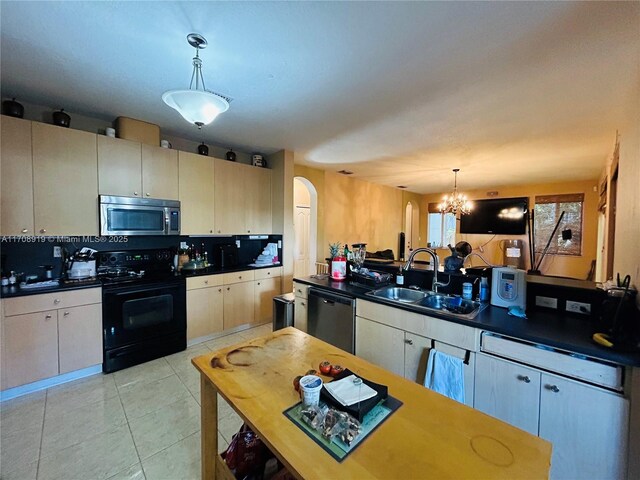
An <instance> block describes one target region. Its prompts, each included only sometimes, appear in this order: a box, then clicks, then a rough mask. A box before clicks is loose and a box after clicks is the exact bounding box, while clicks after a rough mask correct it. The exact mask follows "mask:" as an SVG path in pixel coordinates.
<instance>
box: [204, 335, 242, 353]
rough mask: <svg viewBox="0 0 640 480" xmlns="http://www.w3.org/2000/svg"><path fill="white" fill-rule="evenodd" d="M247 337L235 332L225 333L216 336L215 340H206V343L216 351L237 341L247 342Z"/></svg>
mask: <svg viewBox="0 0 640 480" xmlns="http://www.w3.org/2000/svg"><path fill="white" fill-rule="evenodd" d="M245 341H246V339H245V338H244V337H243V336H242V335H240V334H239V333H233V334H231V335H225V336H224V337H220V338H216V339H214V340H209V341H208V342H205V345H206V346H207V347H209V348H210V349H211V350H213V351H216V350H220V349H221V348H225V347H229V346H231V345H234V344H236V343H242V342H245Z"/></svg>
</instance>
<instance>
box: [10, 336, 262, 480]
mask: <svg viewBox="0 0 640 480" xmlns="http://www.w3.org/2000/svg"><path fill="white" fill-rule="evenodd" d="M269 332H271V324H265V325H262V326H259V327H255V328H252V329H250V330H245V331H243V332H239V333H234V334H231V335H227V336H224V337H220V338H217V339H215V340H211V341H208V342H205V343H201V344H198V345H194V346H192V347H190V348H188V349H187V350H185V351H184V352H180V353H176V354H174V355H169V356H167V357H164V358H160V359H158V360H153V361H151V362H148V363H145V364H142V365H138V366H135V367H132V368H128V369H126V370H121V371H119V372H115V373H112V374H109V375H102V374H100V375H94V376H92V377H89V378H86V379H81V380H76V381H74V382H70V383H66V384H64V385H59V386H56V387H52V388H49V389H47V390H46V391H40V392H36V393H32V394H29V395H25V396H23V397H20V398H16V399H13V400H8V401H6V402H3V403H0V478H2V479H3V480H35V479H38V480H40V479H42V480H45V479H46V480H48V479H65V480H76V479H78V480H98V479H113V480H116V479H118V480H124V479H130V480H143V479H147V480H182V479H185V480H186V479H199V478H200V405H199V403H200V378H199V374H198V372H197V371H196V369H195V368H194V367H193V366H192V365H191V362H190V359H191V358H193V357H195V356H198V355H202V354H205V353H208V352H210V351H212V350H217V349H219V348H222V347H225V346H228V345H232V344H234V343H238V342H241V341H244V340H248V339H251V338H254V337H257V336H261V335H265V334H266V333H269ZM218 415H219V428H218V445H219V447H220V450H221V451H222V450H224V449H225V448H226V447H227V445H228V442H229V440H231V436H232V435H233V434H234V433H235V432H236V431H237V430H238V428H239V427H240V425H241V424H242V421H241V420H240V418H239V417H238V416H237V415H236V414H235V412H234V411H233V410H232V409H231V407H229V405H227V404H226V402H225V401H224V400H223V399H222V398H219V399H218Z"/></svg>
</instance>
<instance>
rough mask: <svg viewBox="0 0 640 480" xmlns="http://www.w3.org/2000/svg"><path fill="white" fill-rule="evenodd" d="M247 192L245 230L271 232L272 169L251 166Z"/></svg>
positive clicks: (247, 174) (248, 231)
mask: <svg viewBox="0 0 640 480" xmlns="http://www.w3.org/2000/svg"><path fill="white" fill-rule="evenodd" d="M245 194H246V197H245V208H246V221H247V223H246V230H245V232H246V233H271V231H272V227H271V170H268V169H266V168H260V167H252V168H249V169H248V170H247V171H246V190H245ZM245 232H242V233H245Z"/></svg>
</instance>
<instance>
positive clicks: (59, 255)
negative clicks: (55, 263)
mask: <svg viewBox="0 0 640 480" xmlns="http://www.w3.org/2000/svg"><path fill="white" fill-rule="evenodd" d="M53 257H54V258H62V247H60V246H55V247H53Z"/></svg>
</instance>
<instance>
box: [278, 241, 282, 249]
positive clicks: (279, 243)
mask: <svg viewBox="0 0 640 480" xmlns="http://www.w3.org/2000/svg"><path fill="white" fill-rule="evenodd" d="M278 248H282V240H278Z"/></svg>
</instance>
